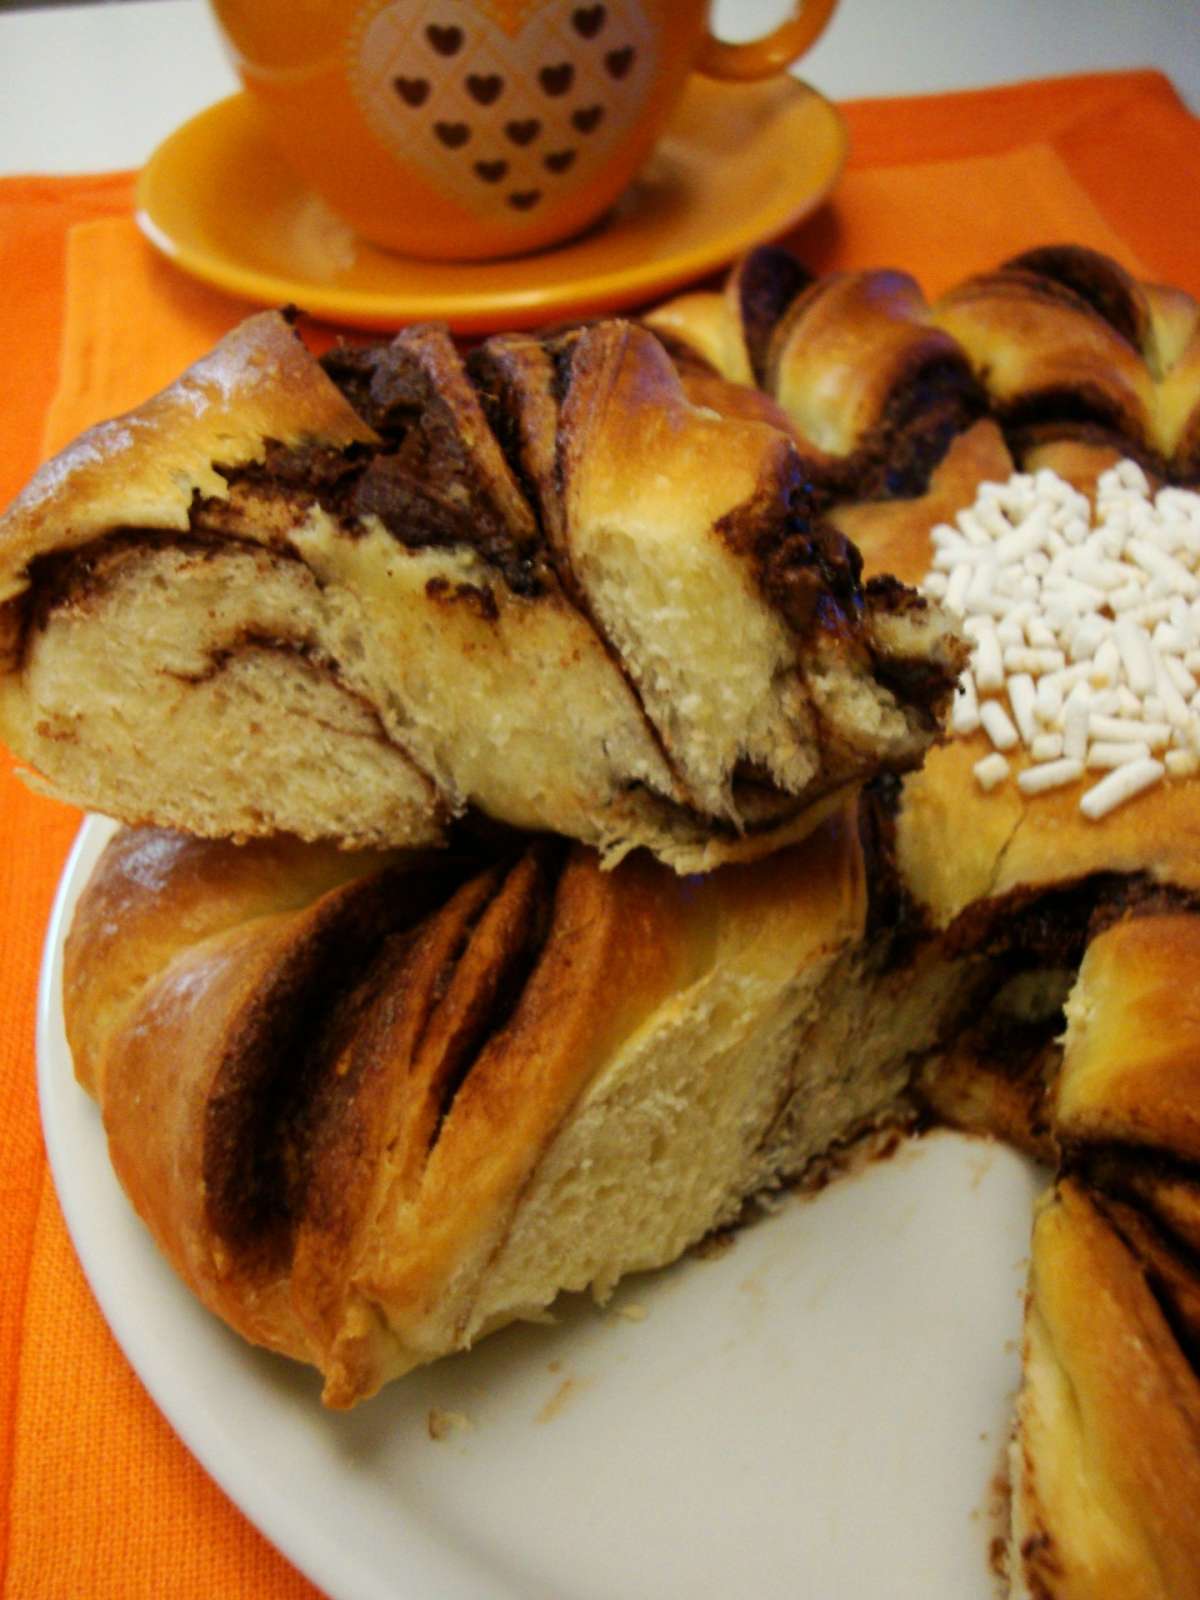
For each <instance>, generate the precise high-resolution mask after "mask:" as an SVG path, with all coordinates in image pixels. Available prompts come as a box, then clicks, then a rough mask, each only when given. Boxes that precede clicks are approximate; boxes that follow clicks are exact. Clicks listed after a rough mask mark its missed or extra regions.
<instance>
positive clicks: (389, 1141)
mask: <svg viewBox="0 0 1200 1600" xmlns="http://www.w3.org/2000/svg"><path fill="white" fill-rule="evenodd" d="M854 823H855V819H854V817H853V814H852V813H851V812H847V811H845V810H844V811H843V813H842V814H841V815H839V816H838V817H837V818H836V819H833V820H830V821H829V822H827V823H826V824H824V825H823V826H822V827H821V828H820V829H818V830H816V831H815V832H814V833H813V834H812V835H811V836H810V838H809V839H808V840H807V841H806V842H804V843H803V844H800V845H797V846H793V847H791V848H790V849H788V850H786V851H783V852H781V853H779V854H778V855H776V856H775V857H774V858H772V860H771V861H770V862H762V863H755V864H747V865H743V866H737V867H731V868H728V869H725V870H722V871H721V872H718V873H715V874H710V875H708V876H706V877H704V878H702V879H681V878H679V877H677V876H676V875H674V874H673V873H672V872H670V870H669V869H667V868H665V867H662V866H660V865H658V864H656V863H653V862H652V861H651V860H650V859H649V858H648V857H647V856H646V855H645V854H644V853H643V854H639V855H638V856H636V857H630V858H629V859H628V860H626V861H625V862H623V863H622V864H620V865H619V866H618V867H617V868H616V869H614V870H612V871H611V872H603V871H601V870H600V867H599V863H598V860H597V858H596V856H595V854H594V853H592V852H588V851H586V850H583V849H582V848H581V847H578V846H576V847H569V846H567V845H565V844H562V843H560V842H558V841H546V840H543V841H540V842H538V843H535V844H532V845H528V846H525V847H524V848H517V849H516V850H515V851H512V852H510V853H508V854H507V855H500V856H499V857H497V856H496V855H494V854H493V855H492V857H491V858H490V859H484V860H481V859H478V858H477V859H475V860H468V859H454V858H453V857H452V856H451V855H449V854H446V853H443V854H441V855H439V856H435V857H421V858H416V859H413V858H410V857H405V856H395V857H392V858H384V859H382V860H380V859H378V858H374V857H367V858H365V859H362V860H360V859H358V858H355V857H353V856H349V855H347V853H346V852H339V851H336V850H334V849H332V848H329V847H319V848H318V847H309V848H307V849H305V848H304V847H301V846H299V845H284V844H281V843H279V842H271V841H263V842H258V843H252V844H249V845H246V846H244V847H237V846H234V845H230V844H226V843H222V842H203V841H197V840H194V839H190V838H188V837H187V836H184V835H181V834H172V833H167V832H164V831H162V830H155V829H148V830H130V831H126V832H123V833H121V834H119V835H118V836H117V837H116V839H115V841H114V843H113V844H112V845H110V847H109V848H108V850H107V852H106V854H105V856H104V857H103V859H102V862H101V865H100V867H99V869H98V871H97V873H96V875H95V876H94V877H93V879H92V881H91V884H90V885H89V887H88V889H87V890H86V891H85V894H84V896H83V898H82V900H81V902H80V905H79V908H78V912H77V914H76V919H75V922H74V925H73V928H72V931H71V934H70V938H69V940H68V943H67V948H66V956H65V977H64V990H65V1011H66V1017H67V1027H68V1037H69V1040H70V1043H71V1048H72V1052H73V1055H74V1059H75V1062H76V1067H77V1071H78V1074H79V1077H80V1079H81V1081H82V1082H83V1083H84V1085H85V1086H86V1087H87V1088H88V1089H89V1090H90V1092H91V1093H92V1094H94V1095H95V1097H96V1098H97V1100H98V1102H99V1104H100V1107H101V1110H102V1113H103V1116H104V1121H105V1124H106V1127H107V1131H108V1136H109V1141H110V1148H111V1152H112V1158H113V1162H114V1165H115V1167H116V1170H117V1172H118V1174H119V1176H120V1178H121V1181H122V1183H123V1184H124V1186H125V1188H126V1189H127V1191H128V1193H129V1194H130V1197H131V1198H132V1200H133V1202H134V1204H135V1205H136V1207H137V1209H138V1210H139V1211H140V1212H141V1214H142V1216H143V1217H144V1218H145V1219H146V1221H147V1222H148V1223H149V1225H150V1227H151V1228H152V1230H153V1232H154V1233H155V1236H156V1237H157V1239H158V1240H159V1243H160V1244H161V1245H162V1247H163V1249H164V1250H165V1251H166V1253H167V1254H168V1256H169V1257H170V1258H171V1260H172V1261H173V1262H174V1263H175V1265H176V1267H177V1268H178V1269H179V1270H180V1272H181V1273H182V1274H183V1276H184V1277H185V1278H186V1279H187V1281H188V1282H189V1283H190V1284H191V1285H192V1287H193V1288H194V1289H195V1290H196V1292H197V1293H198V1294H199V1295H200V1297H201V1298H202V1299H203V1300H204V1301H205V1302H206V1303H207V1304H208V1305H209V1306H210V1307H212V1309H214V1310H215V1311H217V1312H218V1313H219V1314H220V1315H221V1316H223V1317H224V1318H225V1319H226V1320H227V1321H228V1322H230V1323H231V1324H232V1325H233V1326H234V1327H235V1328H237V1329H238V1330H239V1331H240V1332H242V1333H243V1334H244V1335H245V1336H246V1337H248V1338H250V1339H252V1340H254V1341H256V1342H258V1343H262V1344H266V1345H268V1346H269V1347H270V1348H273V1349H276V1350H281V1351H284V1352H285V1353H287V1354H289V1355H292V1356H296V1357H298V1358H301V1359H304V1360H308V1361H310V1362H312V1363H314V1364H315V1365H316V1366H318V1367H319V1368H320V1369H321V1370H322V1371H323V1373H324V1374H325V1398H326V1400H327V1402H328V1403H330V1404H332V1405H335V1406H344V1405H348V1404H350V1403H352V1402H353V1401H355V1400H358V1399H361V1398H362V1397H363V1396H365V1395H368V1394H370V1393H372V1392H373V1391H374V1390H375V1389H377V1388H378V1387H379V1385H380V1383H382V1382H384V1381H385V1380H387V1379H388V1378H390V1377H394V1376H395V1375H397V1374H398V1373H401V1372H404V1371H405V1370H407V1369H408V1368H410V1367H412V1366H414V1365H416V1364H417V1363H420V1362H423V1361H429V1360H432V1359H433V1358H435V1357H437V1356H440V1355H445V1354H447V1353H449V1352H450V1351H453V1350H457V1349H462V1348H465V1347H466V1346H468V1345H470V1344H471V1343H472V1342H473V1341H474V1340H475V1339H476V1338H477V1337H479V1336H480V1335H481V1334H483V1333H485V1332H487V1331H489V1330H490V1329H492V1328H494V1327H497V1326H499V1325H501V1324H503V1323H504V1322H507V1321H510V1320H512V1319H514V1318H517V1317H522V1316H535V1315H537V1314H538V1313H539V1312H540V1311H541V1310H543V1309H544V1308H545V1307H546V1306H547V1305H549V1304H550V1303H551V1301H553V1300H554V1298H555V1297H556V1296H557V1294H558V1293H559V1292H560V1291H562V1290H563V1289H584V1288H588V1287H591V1288H592V1289H593V1290H594V1291H595V1292H596V1293H597V1294H598V1295H600V1296H604V1295H606V1294H607V1293H608V1291H609V1290H610V1289H611V1288H612V1286H613V1285H614V1284H615V1283H616V1281H617V1280H618V1278H620V1277H621V1276H623V1275H624V1274H625V1273H628V1272H630V1271H635V1270H642V1269H645V1268H649V1267H655V1266H660V1265H663V1264H665V1263H667V1262H669V1261H673V1260H675V1259H676V1258H677V1257H678V1256H679V1255H680V1254H681V1253H682V1252H683V1251H684V1250H685V1249H686V1248H687V1247H688V1246H689V1245H691V1244H694V1243H696V1242H697V1241H698V1240H700V1239H702V1238H703V1237H704V1236H705V1235H706V1234H708V1233H710V1232H711V1231H712V1230H713V1229H715V1228H718V1227H721V1226H724V1225H726V1224H728V1223H730V1222H731V1221H733V1220H734V1219H735V1218H736V1217H737V1215H738V1213H739V1211H740V1209H741V1207H742V1205H743V1203H744V1202H745V1201H746V1200H747V1199H748V1198H749V1197H750V1196H752V1195H755V1194H758V1193H760V1192H762V1191H763V1190H764V1189H770V1188H772V1187H776V1186H778V1185H779V1184H780V1183H781V1182H783V1181H785V1180H788V1179H792V1178H795V1177H797V1176H798V1175H800V1174H801V1173H803V1172H804V1171H805V1170H806V1169H808V1168H809V1167H810V1166H811V1165H812V1164H813V1163H814V1162H815V1161H817V1160H818V1159H824V1158H827V1157H828V1155H829V1153H830V1152H831V1151H832V1150H834V1149H836V1148H837V1147H838V1146H839V1145H840V1144H842V1143H844V1142H845V1141H846V1140H848V1139H849V1138H851V1137H852V1136H854V1135H857V1134H860V1133H862V1132H863V1131H864V1130H866V1129H869V1128H872V1127H875V1126H877V1125H880V1124H881V1123H883V1122H886V1121H889V1120H893V1119H894V1118H895V1117H896V1116H898V1115H899V1114H901V1110H902V1107H901V1104H900V1101H901V1091H902V1088H903V1084H904V1080H905V1077H906V1068H905V1060H906V1057H907V1055H908V1052H909V1050H910V1049H911V1048H912V1047H913V1045H914V1043H917V1044H920V1043H925V1044H928V1043H931V1042H932V1040H933V1038H934V1037H935V1034H936V1030H937V1027H938V1022H939V1018H940V1017H941V1016H942V1015H943V1014H944V1013H945V1012H946V1011H947V1009H948V1008H949V1007H950V1006H951V1005H952V1004H954V1003H955V1001H956V998H957V997H956V995H955V993H954V991H953V988H952V986H950V985H947V984H946V983H945V982H943V981H942V980H943V974H942V972H941V970H940V968H937V967H936V965H931V966H929V968H928V981H923V978H922V974H923V972H924V971H925V968H924V966H921V965H918V967H917V968H913V967H911V966H906V968H905V970H904V972H903V974H900V973H899V972H897V973H896V974H895V975H894V976H892V977H889V976H887V975H886V974H883V973H880V974H879V975H878V976H877V977H876V978H875V979H874V980H873V981H871V982H870V983H868V982H867V979H866V976H865V972H864V960H865V957H866V952H865V947H864V945H863V933H864V929H865V924H866V908H867V897H866V890H865V879H864V866H863V857H862V851H861V847H860V844H859V839H858V833H857V830H856V827H855V825H854ZM348 862H350V863H352V865H351V866H347V863H348ZM272 885H274V889H273V888H272ZM116 930H119V932H118V931H116Z"/></svg>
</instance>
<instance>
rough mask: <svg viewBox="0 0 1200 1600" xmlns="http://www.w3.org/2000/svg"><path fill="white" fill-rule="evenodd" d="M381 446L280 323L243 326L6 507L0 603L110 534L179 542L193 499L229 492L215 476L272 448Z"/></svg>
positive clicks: (259, 319) (271, 317) (256, 321)
mask: <svg viewBox="0 0 1200 1600" xmlns="http://www.w3.org/2000/svg"><path fill="white" fill-rule="evenodd" d="M311 438H319V439H322V440H323V441H325V442H326V443H328V444H329V445H331V446H333V447H334V448H339V449H340V448H342V447H345V446H349V445H354V444H374V443H377V442H378V440H377V436H376V434H375V433H374V431H373V430H372V429H371V428H369V427H368V426H367V425H366V423H364V422H363V420H362V418H361V417H360V416H359V415H358V414H357V413H356V412H355V411H354V409H353V408H352V407H351V406H350V405H348V404H347V402H346V400H345V399H344V397H343V396H342V394H341V393H340V392H339V390H338V388H337V386H336V385H335V384H333V383H331V382H330V380H329V379H328V378H327V377H326V376H325V374H324V372H322V370H321V368H320V367H319V366H318V365H317V363H316V362H314V361H313V360H312V358H311V357H310V356H309V355H308V352H307V351H306V350H305V348H304V346H303V345H302V344H301V343H300V341H299V340H298V339H297V338H296V336H295V333H294V332H293V331H292V329H291V328H290V327H289V326H288V324H287V322H286V321H285V320H284V318H283V317H281V316H280V315H279V314H278V313H277V312H274V311H264V312H260V313H259V314H258V315H257V316H253V317H249V318H247V320H246V321H245V322H243V323H241V324H240V325H239V326H238V327H237V328H235V329H234V330H233V332H232V333H230V334H228V335H227V336H226V337H225V338H224V339H223V340H222V341H221V343H220V344H219V345H217V346H216V348H215V349H214V350H213V351H212V353H211V354H210V355H208V356H205V357H204V358H203V360H201V361H198V362H197V363H196V364H195V365H194V366H193V367H190V368H189V369H188V371H187V372H186V373H184V374H183V376H182V377H181V378H179V379H178V380H177V381H176V382H175V383H173V384H171V386H170V387H169V388H167V389H164V390H163V391H162V392H161V393H160V394H157V395H155V396H154V397H153V398H152V399H150V400H147V401H146V402H145V403H144V404H143V405H140V406H139V407H138V408H137V409H136V410H135V411H131V412H129V413H127V414H126V415H125V416H122V417H116V418H114V419H113V420H112V421H110V422H101V423H98V424H97V425H96V426H95V427H94V428H89V429H88V431H87V432H86V433H84V434H81V435H80V437H79V438H78V439H76V440H75V442H74V443H73V444H70V445H68V446H67V448H66V449H65V450H63V451H62V452H61V453H60V454H59V455H57V456H55V457H54V459H53V460H52V461H50V462H48V463H47V464H46V465H45V466H44V467H43V468H42V469H41V471H40V472H39V473H38V474H37V476H36V477H35V478H34V479H33V481H32V482H31V483H30V484H29V486H28V487H27V488H26V489H25V490H24V491H23V492H22V493H21V494H20V495H19V496H18V497H17V499H16V500H15V501H14V502H13V503H12V505H11V506H10V507H9V509H8V510H7V512H6V513H5V515H4V519H3V524H2V528H3V532H2V536H0V602H3V601H5V600H9V599H11V598H12V597H13V596H15V595H18V594H20V593H21V592H22V591H23V590H24V589H25V588H26V587H27V586H28V584H29V568H30V563H31V562H32V561H33V560H34V559H35V558H36V557H37V556H40V555H43V554H46V553H47V552H49V551H61V550H65V549H71V548H74V547H77V546H80V545H84V544H87V543H88V542H89V541H91V540H92V539H95V538H96V537H98V536H99V535H102V534H106V533H108V532H110V531H111V530H112V529H114V528H151V529H174V530H176V531H179V532H186V531H187V529H188V526H189V515H188V513H189V511H190V509H191V505H192V500H193V497H194V496H196V495H199V496H202V497H208V496H216V497H218V498H220V497H223V496H224V495H225V494H226V493H227V492H228V485H227V484H226V482H225V480H224V478H222V477H221V475H220V474H219V473H218V472H217V471H216V470H215V465H216V464H219V465H223V466H230V467H236V466H242V465H244V464H245V463H246V462H251V461H261V460H262V458H263V454H264V451H265V446H266V441H267V440H268V439H277V440H279V441H280V442H281V443H284V444H291V443H297V442H300V441H302V440H306V439H311Z"/></svg>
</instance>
